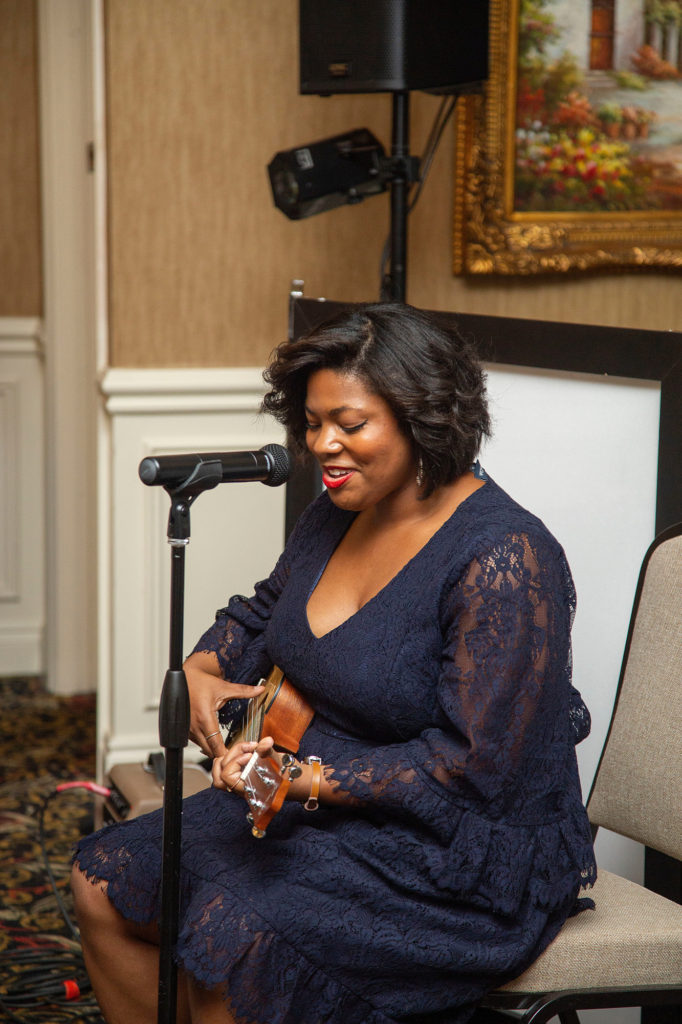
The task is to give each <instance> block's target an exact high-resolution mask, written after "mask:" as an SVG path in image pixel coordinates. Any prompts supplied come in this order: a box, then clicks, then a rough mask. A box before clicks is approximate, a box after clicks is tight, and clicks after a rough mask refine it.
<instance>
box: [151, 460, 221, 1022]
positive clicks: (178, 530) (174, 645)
mask: <svg viewBox="0 0 682 1024" xmlns="http://www.w3.org/2000/svg"><path fill="white" fill-rule="evenodd" d="M219 480H220V477H219V476H217V477H216V475H215V469H214V468H206V469H203V470H200V471H199V472H197V474H196V475H194V476H193V477H192V478H191V479H190V480H188V481H187V482H186V483H185V484H183V485H182V486H181V487H179V488H177V489H175V490H172V491H169V494H170V497H171V510H170V514H169V517H168V542H169V544H170V545H171V601H170V643H169V665H168V671H167V672H166V676H165V679H164V683H163V689H162V691H161V702H160V705H159V740H160V743H161V746H162V747H163V748H164V750H165V756H166V774H165V782H164V791H163V846H162V865H161V920H160V923H159V927H160V940H161V941H160V951H159V957H160V958H159V989H158V993H159V1002H158V1016H157V1020H158V1024H175V1021H176V1019H177V991H178V983H177V981H178V979H177V964H176V962H175V955H174V954H175V944H176V942H177V938H178V916H179V903H180V846H181V840H182V770H183V750H184V748H185V747H186V746H187V743H188V742H189V723H190V706H189V691H188V688H187V679H186V677H185V672H184V670H183V667H182V662H183V656H182V647H183V629H184V604H185V549H186V547H187V545H188V544H189V536H190V521H189V509H190V505H191V504H192V502H193V501H194V499H195V498H196V497H197V496H198V495H199V494H200V493H201V492H202V491H204V490H208V489H210V488H213V487H215V486H216V483H218V482H219Z"/></svg>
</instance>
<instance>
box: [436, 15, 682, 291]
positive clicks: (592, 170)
mask: <svg viewBox="0 0 682 1024" xmlns="http://www.w3.org/2000/svg"><path fill="white" fill-rule="evenodd" d="M609 266H612V267H613V266H620V267H644V268H654V267H662V268H668V269H671V268H681V267H682V0H491V4H490V77H489V80H488V83H487V87H486V92H485V95H484V96H463V97H460V98H459V100H458V102H457V115H456V165H455V238H454V271H455V273H457V274H539V273H546V272H566V271H572V270H575V271H584V270H591V269H597V268H602V267H609Z"/></svg>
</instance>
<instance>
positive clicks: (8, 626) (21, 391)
mask: <svg viewBox="0 0 682 1024" xmlns="http://www.w3.org/2000/svg"><path fill="white" fill-rule="evenodd" d="M43 405H44V403H43V350H42V342H41V322H40V320H37V319H35V318H33V317H2V318H0V480H1V481H2V486H1V487H0V675H3V676H11V675H33V674H36V675H37V674H40V673H42V672H43V671H44V669H45V485H44V476H45V458H44V443H45V442H44V416H43Z"/></svg>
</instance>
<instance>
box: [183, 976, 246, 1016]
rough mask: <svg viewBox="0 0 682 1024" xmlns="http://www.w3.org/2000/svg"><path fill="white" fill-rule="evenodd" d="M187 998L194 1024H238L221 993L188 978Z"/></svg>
mask: <svg viewBox="0 0 682 1024" xmlns="http://www.w3.org/2000/svg"><path fill="white" fill-rule="evenodd" d="M187 998H188V1003H189V1010H190V1020H191V1022H192V1024H236V1021H235V1019H234V1017H233V1016H232V1014H231V1013H230V1011H229V1010H228V1009H227V1007H226V1006H225V999H224V997H223V996H222V994H221V993H220V991H218V990H216V989H205V988H202V987H201V986H200V985H199V984H197V982H195V981H194V980H193V979H192V978H187Z"/></svg>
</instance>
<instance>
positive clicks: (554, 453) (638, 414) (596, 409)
mask: <svg viewBox="0 0 682 1024" xmlns="http://www.w3.org/2000/svg"><path fill="white" fill-rule="evenodd" d="M488 370H489V377H488V385H489V392H490V397H491V411H492V414H493V419H494V436H493V438H492V439H491V440H490V441H489V442H488V444H487V445H486V448H485V450H484V453H483V455H482V458H481V461H482V463H483V465H484V466H485V468H486V470H487V471H488V472H489V473H490V474H491V476H493V477H494V478H495V480H496V481H497V483H499V484H500V485H501V486H502V487H503V488H504V489H505V490H506V491H508V492H509V493H510V494H511V495H512V496H513V497H514V498H516V499H517V501H520V502H521V504H523V505H525V506H526V507H527V508H529V509H530V510H531V511H532V512H534V513H536V515H539V516H540V518H541V519H542V520H543V521H544V522H545V524H546V525H547V526H548V527H549V529H550V530H551V531H552V533H554V535H555V536H556V537H557V539H558V540H559V541H560V542H561V544H562V545H563V547H564V550H565V551H566V555H567V557H568V561H569V563H570V566H571V570H572V573H573V578H574V581H575V585H576V590H577V594H578V607H577V612H576V617H575V623H574V628H573V679H574V683H575V685H576V687H577V688H578V689H579V690H580V692H581V693H582V695H583V697H584V699H585V702H586V703H587V705H588V707H589V709H590V713H591V715H592V732H591V735H590V736H589V738H588V739H587V740H585V741H584V742H583V743H581V744H580V746H579V747H578V763H579V766H580V773H581V778H582V782H583V790H584V794H585V797H587V794H588V792H589V787H590V785H591V782H592V778H593V775H594V771H595V768H596V765H597V760H598V757H599V753H600V751H601V748H602V745H603V743H604V739H605V737H606V731H607V728H608V724H609V720H610V716H611V709H612V707H613V700H614V696H615V692H616V686H617V683H618V676H619V673H620V666H621V660H622V657H623V649H624V646H625V638H626V634H627V628H628V624H629V621H630V613H631V610H632V602H633V599H634V595H635V587H636V583H637V576H638V573H639V568H640V565H641V562H642V558H643V557H644V554H645V552H646V550H647V548H648V546H649V544H650V543H651V541H652V540H653V537H654V532H655V503H656V477H657V460H658V431H659V413H660V386H659V384H658V383H652V382H647V381H636V380H630V379H623V378H616V377H606V376H597V375H594V374H578V373H568V372H560V371H551V372H550V371H543V370H532V369H528V368H517V367H510V366H499V365H495V366H491V367H489V368H488ZM597 854H598V859H599V863H600V864H601V865H602V867H605V868H608V869H610V870H613V871H617V872H622V873H623V874H625V875H626V876H628V877H630V878H633V879H634V880H635V881H639V882H641V880H642V872H643V850H642V847H641V846H640V845H639V844H637V843H632V842H630V841H629V840H626V839H622V838H620V837H618V838H616V837H612V836H610V835H609V834H608V833H607V832H604V831H602V832H601V833H600V834H599V836H598V839H597Z"/></svg>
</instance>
